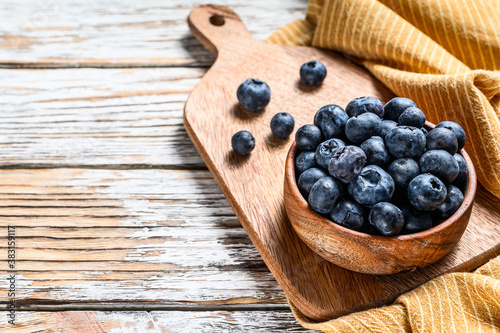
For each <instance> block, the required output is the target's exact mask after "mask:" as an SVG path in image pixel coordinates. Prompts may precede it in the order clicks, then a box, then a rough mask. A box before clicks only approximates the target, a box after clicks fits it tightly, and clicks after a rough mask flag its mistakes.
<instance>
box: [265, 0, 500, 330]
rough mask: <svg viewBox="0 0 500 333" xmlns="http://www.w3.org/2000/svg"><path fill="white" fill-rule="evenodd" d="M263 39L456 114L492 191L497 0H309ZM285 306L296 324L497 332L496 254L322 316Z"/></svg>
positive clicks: (498, 89)
mask: <svg viewBox="0 0 500 333" xmlns="http://www.w3.org/2000/svg"><path fill="white" fill-rule="evenodd" d="M268 42H271V43H277V44H288V45H308V46H309V45H312V46H316V47H322V48H328V49H333V50H336V51H339V52H343V53H345V54H347V55H349V56H352V57H355V58H357V59H358V60H359V61H361V63H362V64H363V65H364V66H365V67H366V68H367V69H368V70H369V71H370V72H372V73H373V75H375V76H376V77H377V78H378V79H379V80H380V81H382V82H383V83H384V84H385V85H387V86H388V87H389V88H390V89H392V91H394V93H395V94H396V95H398V96H404V97H408V98H411V99H413V100H414V101H415V102H416V103H417V105H418V106H419V107H420V109H422V110H423V111H424V113H425V114H426V116H427V119H428V120H430V121H431V122H433V123H438V122H440V121H443V120H453V121H456V122H458V123H459V124H461V125H462V126H463V127H464V129H465V132H466V135H467V144H466V147H465V149H466V150H467V152H468V153H469V154H470V155H471V157H472V159H473V161H474V165H475V168H476V171H477V175H478V178H479V181H480V182H481V184H482V185H483V186H484V187H485V188H486V189H488V190H489V191H490V192H491V193H493V194H494V195H495V196H497V197H500V72H499V70H500V0H455V1H451V0H310V1H309V7H308V9H307V15H306V19H305V20H299V21H296V22H293V23H291V24H289V25H287V26H286V27H284V28H282V29H280V30H278V31H277V32H276V33H274V34H273V35H272V36H271V37H270V38H269V39H268ZM290 306H291V308H292V311H293V313H294V315H295V317H296V318H297V320H298V321H299V323H301V324H302V325H303V326H304V327H306V328H311V329H317V330H323V331H325V332H500V257H497V258H496V259H494V260H492V261H490V262H489V263H488V264H486V265H484V266H482V267H481V268H479V269H478V270H477V271H475V272H474V273H453V274H447V275H444V276H441V277H438V278H436V279H434V280H432V281H430V282H428V283H426V284H424V285H423V286H421V287H419V288H417V289H415V290H414V291H412V292H409V293H407V294H404V295H402V296H400V297H399V298H398V299H397V300H396V301H395V303H394V304H393V305H391V306H388V307H383V308H378V309H373V310H368V311H364V312H358V313H355V314H351V315H349V316H345V317H342V318H339V319H335V320H332V321H329V322H324V323H315V322H312V321H310V320H309V319H307V318H306V317H305V316H304V315H303V314H302V313H300V311H299V310H298V309H297V308H296V307H295V306H294V305H293V304H292V303H290Z"/></svg>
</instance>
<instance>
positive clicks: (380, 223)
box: [368, 202, 405, 236]
mask: <svg viewBox="0 0 500 333" xmlns="http://www.w3.org/2000/svg"><path fill="white" fill-rule="evenodd" d="M368 220H369V221H370V224H371V225H372V226H374V227H375V228H377V230H378V231H380V233H381V234H382V235H384V236H395V235H397V234H399V232H400V231H401V229H403V226H404V224H405V219H404V217H403V213H402V212H401V210H400V209H399V208H398V207H396V206H394V205H393V204H391V203H389V202H379V203H377V204H376V205H374V206H373V207H372V209H371V210H370V215H369V216H368Z"/></svg>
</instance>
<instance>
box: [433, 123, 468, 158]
mask: <svg viewBox="0 0 500 333" xmlns="http://www.w3.org/2000/svg"><path fill="white" fill-rule="evenodd" d="M441 127H444V128H447V129H449V130H450V131H452V132H453V133H455V136H456V137H457V142H458V150H459V151H460V149H462V148H463V147H464V146H465V139H466V137H465V131H464V129H463V128H462V126H460V125H459V124H457V123H456V122H454V121H442V122H440V123H439V124H437V125H436V128H441Z"/></svg>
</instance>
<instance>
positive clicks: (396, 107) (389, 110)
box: [384, 97, 417, 121]
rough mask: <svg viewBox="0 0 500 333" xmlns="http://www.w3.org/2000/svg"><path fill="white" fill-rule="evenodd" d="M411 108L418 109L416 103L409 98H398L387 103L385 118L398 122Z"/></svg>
mask: <svg viewBox="0 0 500 333" xmlns="http://www.w3.org/2000/svg"><path fill="white" fill-rule="evenodd" d="M410 107H417V104H415V102H414V101H412V100H411V99H409V98H404V97H396V98H393V99H391V100H390V101H389V102H387V103H386V104H385V106H384V111H385V114H384V117H385V119H388V120H394V121H397V120H398V118H399V116H401V114H402V113H403V112H404V110H406V109H408V108H410Z"/></svg>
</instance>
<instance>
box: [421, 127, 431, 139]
mask: <svg viewBox="0 0 500 333" xmlns="http://www.w3.org/2000/svg"><path fill="white" fill-rule="evenodd" d="M420 130H421V131H422V133H424V135H425V137H427V134H429V131H428V130H427V129H426V128H425V127H422V128H421V129H420Z"/></svg>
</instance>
